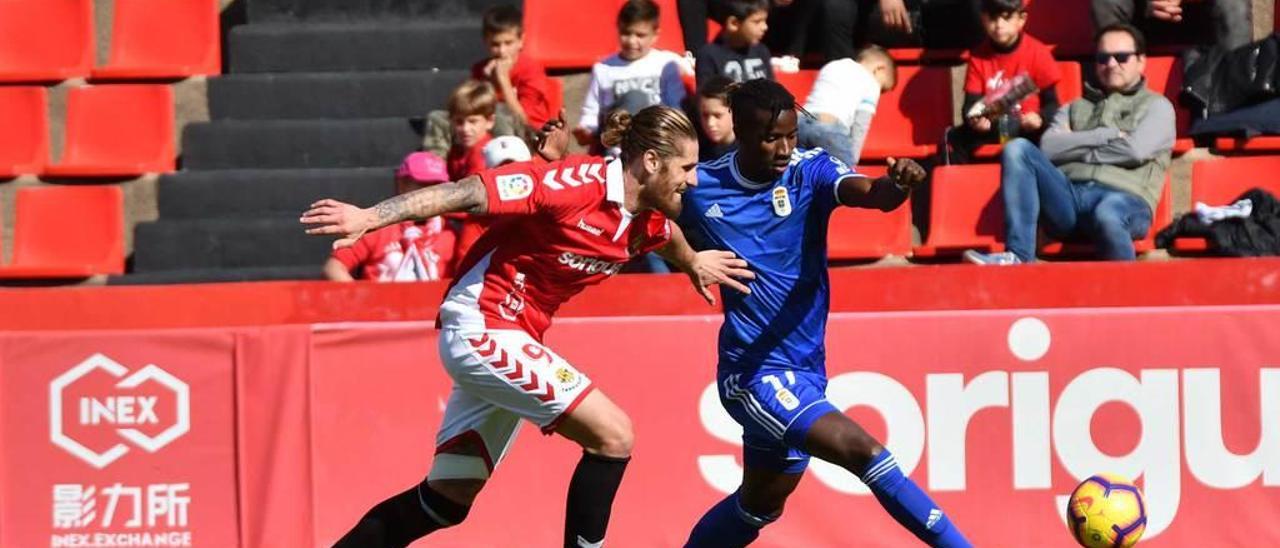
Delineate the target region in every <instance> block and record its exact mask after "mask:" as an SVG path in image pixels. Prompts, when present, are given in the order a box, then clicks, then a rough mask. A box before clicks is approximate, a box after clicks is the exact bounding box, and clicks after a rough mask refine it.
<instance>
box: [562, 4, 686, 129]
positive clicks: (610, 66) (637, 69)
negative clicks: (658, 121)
mask: <svg viewBox="0 0 1280 548" xmlns="http://www.w3.org/2000/svg"><path fill="white" fill-rule="evenodd" d="M617 24H618V42H619V44H620V46H621V47H620V48H619V51H618V53H616V54H614V55H611V56H609V57H608V58H606V59H604V60H603V61H600V62H599V63H596V64H595V66H594V67H592V68H591V85H590V86H589V87H588V88H587V95H586V97H585V98H584V99H583V101H582V117H581V118H580V119H579V120H578V127H576V128H574V130H573V134H574V137H576V138H577V140H578V143H579V144H582V145H587V144H592V143H594V142H595V141H596V133H597V131H598V130H599V128H600V124H601V121H602V120H603V119H604V118H605V117H607V116H608V114H609V113H610V112H613V111H614V110H617V109H623V110H626V111H627V112H631V113H633V114H634V113H636V112H639V111H640V109H643V108H645V107H648V106H652V105H656V104H663V105H667V106H671V107H675V108H679V107H680V102H681V101H682V100H684V96H685V89H684V82H683V81H682V80H681V79H680V62H681V57H680V56H679V55H677V54H675V53H673V52H670V51H664V50H658V49H653V43H654V41H656V40H657V39H658V30H659V29H658V5H657V4H655V3H653V0H627V2H626V3H625V4H623V6H622V9H621V10H619V11H618V20H617Z"/></svg>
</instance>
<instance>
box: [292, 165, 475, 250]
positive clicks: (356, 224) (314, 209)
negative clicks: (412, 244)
mask: <svg viewBox="0 0 1280 548" xmlns="http://www.w3.org/2000/svg"><path fill="white" fill-rule="evenodd" d="M488 211H489V199H488V197H487V195H486V194H485V191H484V183H482V182H481V181H480V177H478V176H475V175H472V176H470V177H467V178H465V179H462V180H460V181H458V182H456V183H444V184H440V185H435V186H429V187H427V188H423V189H419V190H415V191H413V192H409V193H405V194H401V195H399V196H395V197H392V198H388V199H386V200H383V201H381V202H379V203H378V204H377V205H375V206H373V207H371V208H367V209H361V208H358V207H356V206H353V205H351V204H347V203H343V202H339V201H337V200H330V199H325V200H320V201H318V202H316V203H314V204H311V209H309V210H307V212H306V213H303V214H302V218H301V219H299V220H300V221H301V222H302V224H305V225H310V228H308V229H307V234H320V235H324V234H338V235H342V236H343V237H342V238H341V239H339V240H338V241H336V242H334V243H333V247H335V248H339V247H346V246H349V245H351V244H354V243H355V242H356V240H359V239H360V237H361V236H363V235H364V233H366V232H369V231H371V230H377V229H379V228H382V227H384V226H388V225H393V224H396V223H399V222H401V221H407V220H410V219H430V218H432V217H435V216H437V215H440V214H442V213H454V212H463V213H477V214H483V213H487V212H488Z"/></svg>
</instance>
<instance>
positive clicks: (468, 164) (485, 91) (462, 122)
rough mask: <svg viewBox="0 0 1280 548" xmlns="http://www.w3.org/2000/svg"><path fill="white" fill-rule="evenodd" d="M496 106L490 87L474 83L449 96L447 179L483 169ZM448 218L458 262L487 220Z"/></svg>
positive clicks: (464, 84) (478, 218)
mask: <svg viewBox="0 0 1280 548" xmlns="http://www.w3.org/2000/svg"><path fill="white" fill-rule="evenodd" d="M496 103H497V98H496V97H495V96H494V94H493V88H492V87H490V86H489V84H487V83H485V82H481V81H478V80H468V81H466V82H464V83H463V84H462V85H461V86H458V89H456V90H454V91H453V94H452V95H450V96H449V123H450V126H451V127H452V128H453V146H452V147H450V148H449V156H448V163H449V180H451V181H458V180H461V179H464V178H466V177H468V176H471V175H475V174H477V173H480V172H481V171H484V170H485V169H486V168H487V164H486V163H485V153H484V150H485V146H487V145H489V144H490V143H491V142H492V140H493V135H492V134H491V133H490V132H491V131H492V130H493V123H494V112H495V110H496V108H497V107H496ZM508 137H510V136H508ZM512 138H513V139H515V140H517V141H519V140H520V139H519V138H517V137H512ZM452 218H454V219H456V220H457V221H458V222H459V227H458V244H457V247H456V249H455V250H454V257H456V258H457V259H458V260H461V259H462V257H464V256H466V254H467V250H468V249H470V248H471V244H473V243H475V241H476V240H477V239H478V238H479V237H480V235H481V234H483V233H484V230H485V228H487V227H488V226H489V220H488V219H486V218H484V217H481V216H474V215H465V214H463V215H458V216H456V217H452Z"/></svg>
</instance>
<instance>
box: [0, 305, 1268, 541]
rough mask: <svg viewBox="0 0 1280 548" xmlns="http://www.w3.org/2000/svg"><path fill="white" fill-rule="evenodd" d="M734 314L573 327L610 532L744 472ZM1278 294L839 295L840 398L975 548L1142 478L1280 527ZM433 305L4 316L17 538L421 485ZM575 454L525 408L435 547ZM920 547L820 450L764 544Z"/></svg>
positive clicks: (434, 365)
mask: <svg viewBox="0 0 1280 548" xmlns="http://www.w3.org/2000/svg"><path fill="white" fill-rule="evenodd" d="M719 325H720V318H719V317H718V316H693V315H690V316H649V317H607V318H605V317H581V318H565V319H562V320H559V321H558V322H557V324H556V325H555V326H554V327H553V328H552V329H551V330H550V332H549V333H548V340H547V343H548V345H550V346H551V347H552V348H554V349H555V350H556V351H557V352H558V353H560V354H561V355H563V356H564V357H565V358H566V359H568V360H569V361H571V362H573V363H574V364H575V365H576V366H578V367H579V368H580V369H582V370H583V371H584V372H586V373H588V374H589V375H591V377H592V378H593V379H594V380H595V382H596V383H597V386H598V387H599V389H600V390H602V391H603V392H604V393H606V394H608V395H609V396H610V397H611V398H613V399H614V400H615V401H617V402H618V403H619V404H620V405H621V406H622V407H623V408H624V409H625V410H626V411H627V412H628V414H629V415H630V416H631V418H632V421H633V423H634V425H635V431H636V436H637V443H636V449H635V455H634V456H635V458H634V460H633V461H632V463H631V465H630V467H629V469H628V474H627V478H626V479H625V481H624V482H623V485H622V489H621V491H620V492H619V496H618V499H617V502H616V504H615V511H614V518H613V522H612V524H611V527H610V532H609V540H608V545H609V546H615V547H620V548H629V547H667V546H680V545H682V543H683V541H684V539H685V537H686V535H687V534H688V531H689V529H690V528H691V527H692V526H693V524H694V523H695V522H696V521H697V519H698V518H699V517H700V516H701V514H702V513H703V512H704V511H705V510H706V509H707V508H709V507H710V506H711V505H712V504H714V503H715V502H716V501H717V500H719V499H720V498H721V497H723V496H724V495H725V494H726V493H728V492H731V491H732V490H733V489H734V488H736V486H737V484H738V482H739V480H740V474H741V467H740V466H741V464H740V463H741V457H740V450H741V448H740V439H739V436H740V432H741V430H740V428H739V427H738V426H737V425H736V424H735V423H734V422H733V420H732V419H730V418H729V416H728V415H727V414H726V413H725V412H724V411H723V409H722V408H721V406H720V402H719V398H718V397H717V395H716V392H715V387H714V384H713V383H714V373H715V360H716V351H715V343H716V333H717V330H718V329H719ZM1277 332H1280V306H1272V305H1259V306H1223V307H1207V306H1201V307H1152V308H1077V309H1040V310H984V311H968V312H944V311H929V312H874V313H837V314H834V315H832V318H831V322H830V328H829V334H828V373H829V376H830V378H831V383H830V386H829V389H828V396H829V399H830V400H831V401H832V402H833V403H835V404H836V406H837V407H839V408H841V409H844V410H846V412H847V413H849V414H850V415H851V416H853V417H854V418H855V419H857V420H859V421H860V422H862V423H863V424H864V425H865V426H867V428H868V429H869V430H870V431H871V432H872V433H873V434H875V435H876V436H878V437H880V438H881V439H882V440H884V441H886V443H887V445H888V446H889V447H890V448H891V449H892V450H893V451H894V453H895V455H896V456H897V460H898V462H899V464H900V465H901V466H902V467H903V470H904V472H906V473H908V474H909V475H910V476H911V477H912V479H914V480H915V481H916V482H917V483H918V484H919V485H921V486H922V487H924V488H925V489H927V490H928V491H929V492H930V493H931V494H932V495H933V496H934V497H935V499H936V500H937V501H938V502H939V503H940V504H941V505H942V506H943V508H944V509H945V510H946V511H947V512H948V514H950V516H951V518H952V520H953V521H954V522H955V523H956V524H958V526H959V527H961V528H962V529H963V530H964V531H965V533H966V534H967V535H968V536H969V537H970V538H971V539H972V540H973V541H974V542H975V544H976V545H978V546H984V547H986V546H996V547H1028V546H1035V547H1055V546H1062V547H1067V546H1072V545H1073V542H1072V541H1071V539H1070V536H1069V534H1068V533H1067V530H1066V527H1065V525H1064V522H1063V517H1062V508H1063V497H1064V496H1065V495H1066V494H1067V493H1069V492H1070V490H1071V489H1072V487H1074V485H1075V484H1076V482H1077V481H1078V479H1079V478H1082V477H1085V476H1088V475H1091V474H1094V473H1097V472H1103V471H1109V472H1113V473H1118V474H1122V475H1125V476H1129V477H1132V478H1136V479H1137V481H1138V484H1139V485H1140V486H1141V487H1142V488H1143V489H1144V490H1145V492H1146V496H1147V506H1146V510H1147V514H1148V520H1149V523H1148V526H1147V533H1146V537H1147V539H1146V540H1144V543H1143V545H1144V546H1152V547H1182V546H1188V547H1201V546H1214V547H1219V546H1250V547H1252V546H1280V521H1277V520H1275V519H1274V516H1276V515H1278V514H1280V337H1276V336H1275V335H1274V334H1275V333H1277ZM435 341H436V332H435V330H434V329H433V327H432V326H431V324H430V323H428V322H395V323H383V324H379V323H352V324H319V325H314V326H311V325H292V326H276V327H262V328H253V327H245V328H235V329H201V330H192V329H185V330H180V329H173V330H158V331H157V330H148V331H142V330H138V331H81V332H24V333H14V332H8V333H0V402H2V405H0V446H2V447H3V451H0V546H3V547H6V548H7V547H10V546H14V547H21V548H26V547H29V546H216V547H224V546H227V547H230V546H244V547H255V548H256V547H276V546H328V545H330V544H331V543H332V542H333V541H334V540H335V539H336V538H337V537H338V536H340V535H341V534H342V533H343V532H344V531H345V530H346V529H347V528H349V527H350V526H351V525H352V524H353V523H354V522H355V521H356V520H357V519H358V518H359V517H360V515H361V514H362V513H363V512H364V511H365V510H366V509H368V508H369V507H370V506H371V505H372V504H374V503H376V502H377V501H379V500H381V499H382V498H384V497H386V496H387V495H390V494H392V493H396V492H399V491H400V490H403V489H404V488H406V487H408V486H410V485H413V484H415V483H417V482H418V481H420V480H421V479H422V477H424V475H425V474H426V472H427V470H428V469H429V467H430V463H431V453H432V450H433V444H434V438H435V430H436V428H437V427H438V425H439V420H440V416H441V413H442V410H443V406H444V402H445V400H446V398H447V395H448V393H449V390H450V387H451V383H450V380H449V378H448V377H447V375H446V374H445V373H444V371H443V370H442V369H441V367H440V365H439V360H438V357H437V355H436V344H435ZM579 455H580V450H579V449H577V448H576V447H575V446H574V445H573V444H572V443H570V442H567V441H565V440H563V439H560V438H558V437H555V436H551V437H547V436H542V435H541V434H540V433H538V431H537V430H536V429H535V428H528V427H525V428H523V433H522V434H521V435H520V437H519V438H518V440H517V441H516V443H515V445H514V447H513V450H512V451H511V453H510V454H509V455H508V458H507V459H506V461H504V462H503V463H501V465H500V466H499V467H498V469H497V471H496V472H495V473H494V476H493V478H492V480H491V483H490V485H489V486H488V487H487V488H486V489H485V491H484V492H483V493H482V494H481V495H480V498H479V500H478V502H477V504H476V506H475V508H474V509H473V510H472V512H471V514H470V517H469V518H468V520H467V521H466V522H465V523H463V524H462V525H460V526H458V527H455V528H451V529H448V530H445V531H442V532H440V533H439V534H436V535H433V536H431V537H430V538H429V540H428V541H424V542H421V543H419V545H423V546H427V545H429V546H449V547H468V548H470V547H486V546H492V547H510V546H554V545H558V544H559V543H560V537H561V528H562V525H563V516H564V497H565V492H566V489H567V486H568V481H569V476H570V474H571V473H572V469H573V466H574V465H575V463H576V462H577V460H578V457H579ZM855 545H856V546H871V547H898V546H913V545H916V541H915V540H914V539H913V538H912V537H910V536H909V535H908V534H907V533H905V532H903V531H902V530H900V529H899V528H898V526H897V525H896V524H895V523H894V522H893V521H892V519H890V518H889V517H888V516H887V515H886V514H885V513H884V512H883V511H882V510H881V509H880V507H879V505H878V504H877V503H876V501H875V499H874V498H873V497H871V496H870V495H869V494H867V493H866V490H865V488H864V487H863V486H862V485H861V484H860V483H859V482H858V481H857V479H856V478H854V477H853V476H852V475H850V474H849V473H847V472H845V471H843V470H840V469H837V468H835V467H832V466H829V465H825V464H821V463H817V462H815V463H814V465H813V466H812V467H811V468H810V473H809V475H808V477H807V478H806V479H805V481H803V482H802V483H801V485H800V487H799V489H798V490H797V492H796V493H795V495H794V496H793V497H792V499H791V501H790V503H789V504H788V506H787V511H786V513H785V514H784V516H783V517H782V519H781V520H779V521H778V522H777V523H775V524H773V525H771V526H769V527H768V528H767V529H766V530H765V532H764V534H763V535H762V537H761V539H760V541H759V543H758V544H757V546H763V547H782V546H806V547H807V546H855Z"/></svg>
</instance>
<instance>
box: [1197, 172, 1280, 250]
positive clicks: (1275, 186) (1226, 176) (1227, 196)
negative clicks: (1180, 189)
mask: <svg viewBox="0 0 1280 548" xmlns="http://www.w3.org/2000/svg"><path fill="white" fill-rule="evenodd" d="M1271 173H1280V156H1253V157H1247V158H1215V159H1212V160H1200V161H1198V162H1196V163H1194V164H1191V204H1192V205H1193V206H1194V205H1195V203H1196V202H1204V203H1206V204H1208V205H1211V206H1220V205H1227V204H1230V203H1231V202H1233V201H1235V199H1236V198H1238V197H1240V195H1241V194H1244V193H1245V191H1247V190H1249V189H1251V188H1255V187H1260V188H1265V189H1267V190H1268V191H1270V192H1271V193H1272V194H1278V195H1280V182H1277V181H1276V180H1275V179H1273V178H1271V177H1265V176H1259V175H1260V174H1271ZM1173 248H1174V249H1175V250H1177V251H1183V252H1190V251H1204V250H1206V249H1208V245H1206V242H1205V240H1204V239H1203V238H1178V239H1177V240H1174V242H1173Z"/></svg>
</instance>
